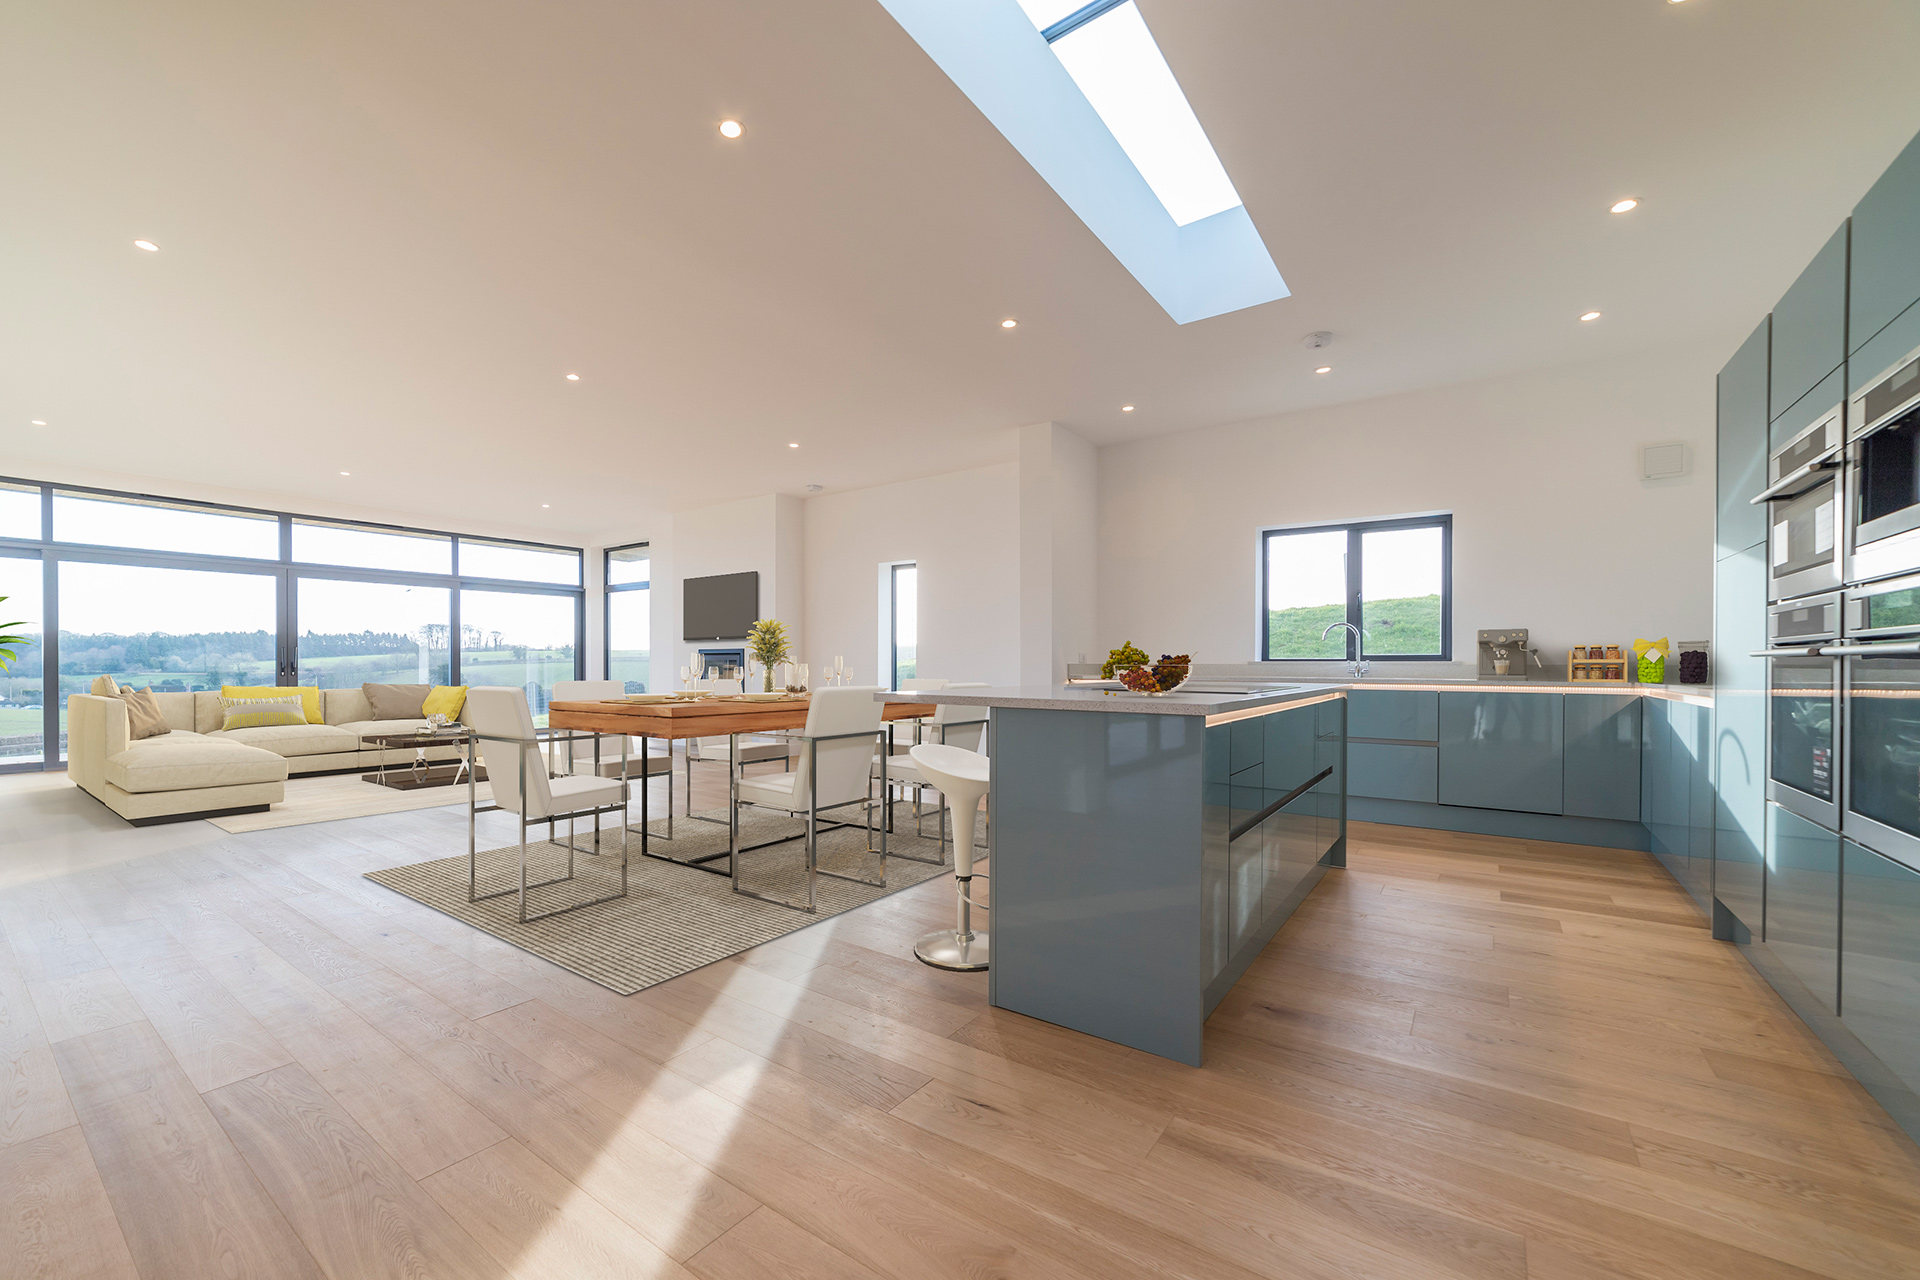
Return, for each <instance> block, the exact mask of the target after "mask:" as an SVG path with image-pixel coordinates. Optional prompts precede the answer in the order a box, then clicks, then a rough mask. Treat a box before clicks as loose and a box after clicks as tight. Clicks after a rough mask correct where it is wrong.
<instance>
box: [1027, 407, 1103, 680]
mask: <svg viewBox="0 0 1920 1280" xmlns="http://www.w3.org/2000/svg"><path fill="white" fill-rule="evenodd" d="M1019 465H1020V553H1019V554H1020V683H1022V684H1029V685H1045V684H1057V683H1059V682H1060V681H1062V680H1064V679H1065V678H1066V664H1067V663H1069V662H1075V661H1078V660H1079V658H1080V655H1081V654H1082V653H1088V654H1089V655H1090V653H1091V647H1092V645H1093V642H1094V637H1095V635H1096V615H1095V598H1096V594H1097V578H1098V572H1099V545H1098V540H1097V525H1098V518H1099V454H1098V451H1097V450H1096V449H1095V448H1094V446H1093V445H1091V444H1089V443H1087V441H1085V440H1083V439H1081V438H1080V437H1079V436H1077V435H1075V434H1073V433H1072V432H1071V431H1068V430H1067V429H1066V428H1064V427H1062V426H1060V425H1058V424H1057V423H1051V422H1042V423H1036V424H1034V425H1032V426H1027V427H1022V428H1021V429H1020V464H1019Z"/></svg>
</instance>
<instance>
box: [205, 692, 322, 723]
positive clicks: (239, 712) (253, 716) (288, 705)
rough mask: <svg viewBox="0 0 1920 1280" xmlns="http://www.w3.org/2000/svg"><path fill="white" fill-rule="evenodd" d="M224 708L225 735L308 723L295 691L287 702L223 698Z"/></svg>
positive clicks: (222, 709)
mask: <svg viewBox="0 0 1920 1280" xmlns="http://www.w3.org/2000/svg"><path fill="white" fill-rule="evenodd" d="M220 708H221V711H222V713H223V718H222V723H221V725H220V728H221V730H222V731H225V730H228V729H262V728H266V727H268V726H270V725H289V724H297V725H305V724H307V723H308V721H307V719H306V713H305V711H304V709H303V708H302V706H301V700H300V698H299V697H298V696H296V695H295V693H294V692H293V690H291V689H289V690H288V691H287V695H286V697H284V698H229V697H227V696H226V695H224V694H222V695H221V698H220Z"/></svg>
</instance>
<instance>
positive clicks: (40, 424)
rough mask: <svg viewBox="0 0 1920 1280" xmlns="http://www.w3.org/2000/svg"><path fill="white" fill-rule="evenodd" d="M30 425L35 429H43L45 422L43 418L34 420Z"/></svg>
mask: <svg viewBox="0 0 1920 1280" xmlns="http://www.w3.org/2000/svg"><path fill="white" fill-rule="evenodd" d="M32 425H34V426H36V427H44V426H46V425H47V420H46V419H45V418H35V419H33V423H32Z"/></svg>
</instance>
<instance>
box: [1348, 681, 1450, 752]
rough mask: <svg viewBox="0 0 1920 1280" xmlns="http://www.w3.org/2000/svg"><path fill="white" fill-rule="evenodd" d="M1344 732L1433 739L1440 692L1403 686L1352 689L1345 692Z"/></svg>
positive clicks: (1437, 733) (1402, 739) (1436, 732)
mask: <svg viewBox="0 0 1920 1280" xmlns="http://www.w3.org/2000/svg"><path fill="white" fill-rule="evenodd" d="M1347 735H1348V736H1349V737H1353V738H1393V739H1395V740H1397V741H1400V742H1437V741H1438V740H1439V738H1440V695H1439V694H1438V693H1420V692H1415V691H1412V690H1404V689H1353V690H1350V691H1349V692H1348V693H1347Z"/></svg>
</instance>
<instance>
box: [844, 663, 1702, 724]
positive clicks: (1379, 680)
mask: <svg viewBox="0 0 1920 1280" xmlns="http://www.w3.org/2000/svg"><path fill="white" fill-rule="evenodd" d="M1354 689H1382V690H1388V689H1392V690H1402V691H1413V692H1466V691H1468V690H1472V691H1475V692H1483V693H1612V694H1626V695H1628V696H1631V697H1642V698H1659V699H1662V700H1664V701H1669V702H1687V703H1692V704H1694V705H1697V706H1712V705H1713V686H1711V685H1698V684H1695V685H1679V684H1611V683H1602V682H1600V681H1593V680H1571V681H1570V680H1477V679H1474V678H1472V677H1470V676H1469V677H1448V676H1440V677H1432V676H1428V677H1419V676H1416V677H1413V678H1411V679H1409V678H1406V677H1394V676H1381V675H1375V674H1373V673H1368V674H1367V675H1364V676H1361V677H1359V678H1358V679H1355V678H1352V677H1348V678H1345V679H1341V680H1329V679H1324V678H1322V679H1312V678H1309V679H1303V680H1294V681H1253V680H1233V679H1201V680H1194V681H1192V682H1191V683H1190V684H1189V685H1188V686H1187V687H1186V688H1184V689H1182V690H1181V691H1179V692H1176V693H1170V694H1166V695H1164V696H1162V697H1149V696H1146V695H1143V694H1135V693H1128V692H1125V691H1123V690H1114V689H1111V688H1105V687H1102V686H1099V685H1085V684H1073V685H1028V686H1023V687H1020V688H997V689H916V690H913V691H911V692H908V693H882V694H879V695H877V696H879V697H880V699H881V700H882V701H886V702H931V703H935V704H939V703H948V704H952V705H956V706H968V707H1023V708H1028V709H1031V710H1037V711H1125V712H1134V713H1145V714H1148V715H1175V716H1221V715H1230V714H1232V713H1235V712H1244V711H1252V710H1256V709H1258V708H1262V707H1273V706H1282V705H1285V704H1287V703H1293V702H1301V701H1305V700H1307V699H1311V698H1319V697H1324V696H1326V695H1327V694H1330V693H1345V692H1347V691H1350V690H1354Z"/></svg>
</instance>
